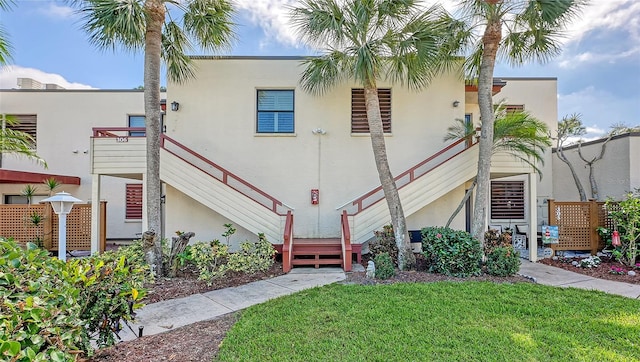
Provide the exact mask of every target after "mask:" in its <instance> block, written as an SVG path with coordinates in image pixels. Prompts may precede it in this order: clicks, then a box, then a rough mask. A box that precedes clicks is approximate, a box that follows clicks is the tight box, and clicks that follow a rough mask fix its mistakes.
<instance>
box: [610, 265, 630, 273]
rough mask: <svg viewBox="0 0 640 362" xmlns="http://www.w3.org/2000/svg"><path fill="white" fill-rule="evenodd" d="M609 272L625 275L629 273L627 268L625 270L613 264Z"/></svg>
mask: <svg viewBox="0 0 640 362" xmlns="http://www.w3.org/2000/svg"><path fill="white" fill-rule="evenodd" d="M609 273H611V274H617V275H625V274H627V271H626V270H624V269H622V268H621V267H619V266H615V265H613V266H612V267H611V270H609Z"/></svg>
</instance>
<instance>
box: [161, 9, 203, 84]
mask: <svg viewBox="0 0 640 362" xmlns="http://www.w3.org/2000/svg"><path fill="white" fill-rule="evenodd" d="M189 49H192V46H191V43H190V42H189V39H188V38H187V36H186V34H184V32H182V29H180V26H179V25H178V24H176V23H175V22H173V21H170V22H167V23H166V24H165V26H164V31H163V34H162V57H163V58H164V60H165V63H166V64H167V76H168V77H169V79H171V80H172V81H175V82H177V83H184V82H185V81H186V80H188V79H191V78H193V77H195V72H194V69H193V62H192V61H191V58H189V57H188V56H187V55H186V54H185V50H189Z"/></svg>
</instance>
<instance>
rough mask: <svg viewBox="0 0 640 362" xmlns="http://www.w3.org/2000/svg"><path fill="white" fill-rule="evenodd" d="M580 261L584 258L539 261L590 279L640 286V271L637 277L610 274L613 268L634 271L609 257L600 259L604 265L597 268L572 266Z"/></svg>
mask: <svg viewBox="0 0 640 362" xmlns="http://www.w3.org/2000/svg"><path fill="white" fill-rule="evenodd" d="M580 259H582V258H565V259H562V258H559V259H558V260H553V259H542V260H539V261H538V262H539V263H541V264H546V265H551V266H554V267H556V268H561V269H565V270H569V271H572V272H574V273H579V274H584V275H588V276H590V277H594V278H598V279H606V280H613V281H616V282H624V283H630V284H640V270H635V272H636V275H635V276H630V275H627V274H624V275H618V274H612V273H611V272H610V271H611V267H618V268H622V269H623V270H625V271H629V270H632V269H631V268H629V267H627V266H624V265H622V264H620V263H619V262H617V261H615V260H613V259H610V258H607V257H603V258H600V259H601V260H602V263H601V264H600V265H599V266H598V267H597V268H578V267H576V266H574V265H572V264H571V262H572V261H580Z"/></svg>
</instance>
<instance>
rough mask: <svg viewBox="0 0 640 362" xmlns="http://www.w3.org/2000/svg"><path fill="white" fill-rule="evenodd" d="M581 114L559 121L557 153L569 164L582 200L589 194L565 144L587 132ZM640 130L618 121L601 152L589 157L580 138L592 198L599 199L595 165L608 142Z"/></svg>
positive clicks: (581, 154) (581, 152)
mask: <svg viewBox="0 0 640 362" xmlns="http://www.w3.org/2000/svg"><path fill="white" fill-rule="evenodd" d="M580 117H581V115H579V114H576V113H574V114H572V115H570V116H565V117H563V118H562V120H561V121H560V122H558V139H557V148H556V150H557V151H556V154H557V155H558V158H559V159H560V160H561V161H562V162H564V163H565V164H567V166H568V167H569V170H570V171H571V176H572V177H573V181H574V183H575V184H576V187H577V188H578V194H579V196H580V201H587V194H586V192H585V190H584V187H583V186H582V182H581V181H580V178H579V177H578V174H577V173H576V171H575V169H574V166H573V164H572V163H571V161H570V160H569V158H568V157H567V156H566V154H565V150H564V146H565V142H567V140H568V139H569V138H570V137H581V136H584V135H585V134H586V129H585V127H584V125H583V124H582V120H581V119H580ZM638 130H640V126H635V127H629V126H627V125H625V124H622V123H618V124H614V125H613V126H611V130H610V131H609V133H608V134H607V136H606V138H605V139H604V141H603V142H602V144H601V146H600V152H599V153H596V155H594V156H592V157H589V156H585V154H584V153H583V150H582V143H583V142H584V141H583V140H582V139H578V141H577V145H578V151H577V152H578V157H579V158H580V159H581V160H582V161H583V162H584V164H585V166H586V167H588V168H589V185H590V187H591V198H593V199H596V200H599V199H600V193H599V191H598V183H597V181H596V177H595V166H596V163H597V162H598V161H600V160H602V158H603V157H604V154H605V152H606V149H607V143H609V141H611V139H612V138H613V137H614V136H617V135H620V134H623V133H627V132H634V131H638Z"/></svg>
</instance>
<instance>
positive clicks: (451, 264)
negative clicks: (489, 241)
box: [422, 227, 482, 277]
mask: <svg viewBox="0 0 640 362" xmlns="http://www.w3.org/2000/svg"><path fill="white" fill-rule="evenodd" d="M422 250H423V253H422V254H423V255H424V257H425V262H426V264H427V267H428V270H429V271H430V272H432V273H440V274H445V275H449V276H455V277H469V276H472V275H479V274H480V273H481V269H480V265H481V263H482V247H481V246H480V242H478V240H476V239H474V238H473V237H472V236H471V234H469V233H468V232H465V231H458V230H453V229H450V228H446V227H427V228H424V229H422Z"/></svg>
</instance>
